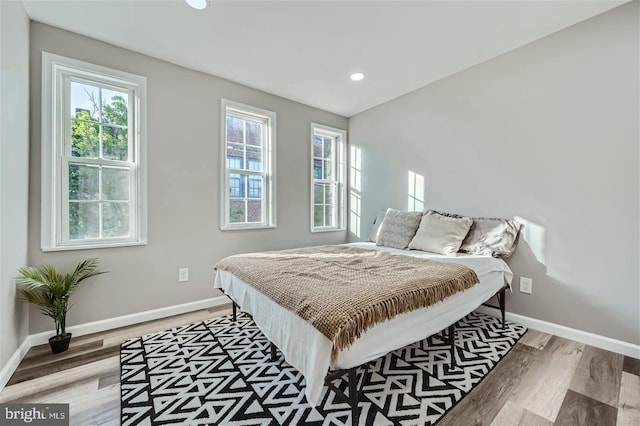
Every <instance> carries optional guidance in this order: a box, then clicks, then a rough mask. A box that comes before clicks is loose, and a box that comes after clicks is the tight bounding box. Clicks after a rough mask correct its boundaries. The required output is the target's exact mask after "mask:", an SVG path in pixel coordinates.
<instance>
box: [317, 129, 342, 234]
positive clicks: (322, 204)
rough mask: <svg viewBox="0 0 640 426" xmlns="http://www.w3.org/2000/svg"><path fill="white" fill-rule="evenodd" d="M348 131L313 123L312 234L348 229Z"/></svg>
mask: <svg viewBox="0 0 640 426" xmlns="http://www.w3.org/2000/svg"><path fill="white" fill-rule="evenodd" d="M346 143H347V135H346V132H345V131H344V130H340V129H334V128H332V127H327V126H323V125H320V124H315V123H311V232H319V231H336V230H342V229H344V222H345V220H344V215H345V213H344V212H345V205H346V202H345V189H344V188H345V174H346V171H345V156H346Z"/></svg>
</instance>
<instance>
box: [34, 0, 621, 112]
mask: <svg viewBox="0 0 640 426" xmlns="http://www.w3.org/2000/svg"><path fill="white" fill-rule="evenodd" d="M623 3H626V1H592V0H582V1H559V0H546V1H517V0H511V1H505V0H503V1H483V0H475V1H452V0H449V1H364V0H360V1H337V0H336V1H305V0H289V1H267V0H262V1H242V0H234V1H220V0H209V7H208V8H207V9H205V10H203V11H197V10H194V9H191V8H190V7H188V6H187V5H186V3H185V1H184V0H164V1H156V0H111V1H100V0H82V1H80V0H75V1H71V0H23V4H24V5H25V9H26V10H27V13H28V14H29V16H30V17H31V19H32V20H35V21H40V22H43V23H46V24H50V25H54V26H56V27H60V28H64V29H67V30H70V31H74V32H76V33H79V34H83V35H86V36H89V37H93V38H96V39H99V40H103V41H106V42H108V43H112V44H115V45H117V46H121V47H125V48H128V49H131V50H134V51H137V52H141V53H144V54H147V55H150V56H154V57H157V58H160V59H164V60H166V61H169V62H173V63H175V64H179V65H182V66H185V67H188V68H192V69H195V70H199V71H203V72H206V73H209V74H213V75H216V76H219V77H223V78H226V79H229V80H232V81H235V82H238V83H241V84H244V85H247V86H250V87H254V88H257V89H261V90H264V91H266V92H269V93H273V94H276V95H279V96H283V97H285V98H289V99H293V100H296V101H299V102H302V103H304V104H307V105H312V106H315V107H318V108H322V109H324V110H327V111H331V112H334V113H337V114H340V115H344V116H346V117H350V116H352V115H354V114H357V113H359V112H362V111H364V110H366V109H368V108H372V107H374V106H376V105H379V104H381V103H384V102H386V101H388V100H391V99H393V98H396V97H398V96H400V95H403V94H405V93H408V92H411V91H413V90H415V89H418V88H420V87H422V86H425V85H427V84H430V83H432V82H434V81H436V80H439V79H441V78H443V77H446V76H448V75H451V74H453V73H456V72H458V71H461V70H463V69H465V68H469V67H471V66H473V65H476V64H478V63H480V62H483V61H486V60H487V59H490V58H493V57H495V56H497V55H500V54H502V53H504V52H507V51H509V50H512V49H514V48H517V47H519V46H522V45H524V44H526V43H529V42H531V41H533V40H537V39H539V38H542V37H544V36H546V35H548V34H551V33H553V32H556V31H558V30H561V29H563V28H566V27H568V26H571V25H573V24H575V23H577V22H580V21H582V20H584V19H587V18H590V17H592V16H594V15H597V14H599V13H602V12H605V11H607V10H609V9H611V8H613V7H616V6H618V5H620V4H623ZM355 71H361V72H364V73H365V76H366V77H365V79H364V80H363V81H360V82H352V81H351V80H349V75H350V74H351V73H353V72H355Z"/></svg>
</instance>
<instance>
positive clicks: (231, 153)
mask: <svg viewBox="0 0 640 426" xmlns="http://www.w3.org/2000/svg"><path fill="white" fill-rule="evenodd" d="M227 168H231V169H244V145H237V144H233V143H228V144H227Z"/></svg>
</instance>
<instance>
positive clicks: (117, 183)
mask: <svg viewBox="0 0 640 426" xmlns="http://www.w3.org/2000/svg"><path fill="white" fill-rule="evenodd" d="M129 178H130V173H129V169H123V168H116V167H104V168H103V169H102V199H103V200H115V201H129V183H130V182H129Z"/></svg>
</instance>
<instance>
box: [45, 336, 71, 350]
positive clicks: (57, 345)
mask: <svg viewBox="0 0 640 426" xmlns="http://www.w3.org/2000/svg"><path fill="white" fill-rule="evenodd" d="M70 342H71V333H67V334H66V335H65V336H53V337H51V338H50V339H49V346H51V352H52V353H54V354H59V353H60V352H64V351H66V350H67V349H69V343H70Z"/></svg>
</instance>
